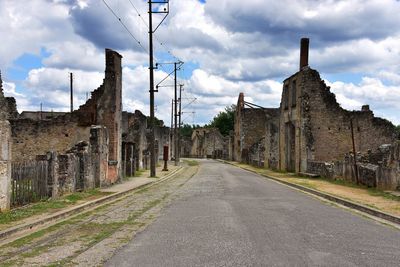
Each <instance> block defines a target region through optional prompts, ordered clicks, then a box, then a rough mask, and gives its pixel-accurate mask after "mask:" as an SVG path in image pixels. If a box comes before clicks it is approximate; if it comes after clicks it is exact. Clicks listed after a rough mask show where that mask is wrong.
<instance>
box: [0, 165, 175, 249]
mask: <svg viewBox="0 0 400 267" xmlns="http://www.w3.org/2000/svg"><path fill="white" fill-rule="evenodd" d="M181 169H182V167H181V166H174V164H173V163H172V162H171V163H170V164H169V165H168V171H162V167H157V178H149V175H150V171H149V170H146V171H143V172H142V173H141V175H140V176H139V177H132V178H129V179H128V180H124V181H122V182H121V183H117V184H114V185H112V186H110V187H107V188H101V189H99V191H100V192H106V193H110V194H109V195H106V196H103V197H99V198H96V199H86V200H81V201H79V202H77V203H76V204H75V205H72V206H69V207H66V208H62V209H61V210H59V211H57V212H53V213H51V212H50V213H41V214H38V215H34V216H31V217H27V218H24V219H22V220H18V221H15V222H13V223H12V225H6V226H5V227H3V229H2V230H1V231H0V245H3V244H5V243H8V242H11V241H13V240H16V239H18V238H20V237H23V236H26V235H28V234H30V233H33V232H35V231H38V230H40V229H43V228H45V227H48V226H51V225H54V224H56V223H59V222H60V221H62V220H65V219H66V218H69V217H71V216H74V215H77V214H78V213H81V212H84V211H89V210H91V209H94V208H97V207H99V206H101V205H104V204H106V203H109V202H111V201H115V200H117V199H119V198H121V197H124V196H125V195H127V194H129V193H132V192H134V191H136V190H139V189H140V188H142V187H145V186H147V185H149V186H150V185H153V184H157V183H159V182H162V181H164V180H167V179H168V178H170V177H172V176H173V175H175V174H176V173H178V172H179V171H180V170H181Z"/></svg>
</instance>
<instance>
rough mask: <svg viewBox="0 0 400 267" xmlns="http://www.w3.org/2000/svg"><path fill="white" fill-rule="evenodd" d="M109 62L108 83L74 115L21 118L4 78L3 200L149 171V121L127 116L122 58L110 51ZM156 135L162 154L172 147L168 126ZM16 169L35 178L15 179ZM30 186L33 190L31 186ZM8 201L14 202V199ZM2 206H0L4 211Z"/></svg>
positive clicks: (0, 118)
mask: <svg viewBox="0 0 400 267" xmlns="http://www.w3.org/2000/svg"><path fill="white" fill-rule="evenodd" d="M105 58H106V60H105V62H106V67H105V78H104V80H103V84H102V85H100V86H99V87H98V88H97V89H96V90H94V91H93V92H92V93H91V97H90V98H89V99H88V100H87V101H86V103H85V104H83V105H82V106H80V107H79V109H77V110H75V111H73V112H53V111H51V112H42V111H23V112H22V113H21V114H19V113H18V112H17V108H16V102H15V99H14V98H8V97H4V95H3V89H2V80H1V75H0V135H1V142H0V145H1V149H2V151H4V152H3V153H2V154H1V156H2V157H1V158H0V200H1V199H2V198H3V196H6V195H7V194H8V195H13V196H16V195H21V194H22V193H23V194H26V195H29V197H32V196H33V195H36V196H39V197H56V196H59V195H62V194H65V193H70V192H74V191H78V190H84V189H89V188H94V187H102V186H107V185H110V184H113V183H116V182H118V181H120V180H121V178H122V177H125V176H132V175H134V172H135V170H137V169H140V168H147V166H148V165H149V162H150V151H149V149H148V144H149V134H148V133H149V130H148V128H147V118H146V116H145V115H143V114H142V113H141V112H140V111H135V113H128V112H122V68H121V60H122V56H121V55H120V54H118V53H117V52H115V51H112V50H110V49H106V50H105ZM161 124H162V122H161ZM154 131H155V138H156V144H157V146H156V153H158V151H162V148H163V146H164V145H168V142H169V137H170V131H169V128H168V127H164V126H163V125H159V126H156V127H155V129H154ZM6 150H7V153H6V152H5V151H6ZM158 155H159V154H157V158H159V156H158ZM11 166H13V167H12V168H14V166H15V167H16V168H22V169H24V170H28V169H29V171H34V172H35V175H34V176H31V175H28V176H29V177H26V178H21V177H19V175H18V174H17V172H16V173H15V175H14V174H11V175H10V168H11ZM13 170H14V169H13ZM21 173H22V172H21ZM3 174H7V175H3ZM2 175H3V176H4V177H6V178H7V179H8V180H7V181H6V180H5V179H3V178H4V177H3V176H2ZM10 176H12V178H10ZM14 176H15V177H14ZM17 176H18V177H17ZM31 177H36V178H35V179H31ZM24 179H27V180H29V181H25V180H24ZM5 181H6V182H5ZM3 183H4V186H3ZM19 183H24V186H19V185H18V184H19ZM28 183H29V184H31V185H32V186H29V187H26V186H25V184H28ZM10 184H12V186H11V190H14V191H15V190H20V188H23V189H24V192H17V191H15V192H14V191H13V194H10V192H9V191H8V190H9V185H10ZM33 185H34V186H33ZM7 186H8V187H7ZM34 190H36V191H35V192H34ZM25 191H26V192H25ZM39 191H40V194H38V192H39ZM7 192H8V193H7ZM20 193H21V194H20ZM29 197H28V198H29ZM21 199H22V201H20V200H18V199H15V197H14V199H12V200H11V201H12V203H11V204H12V205H23V204H25V202H24V201H25V200H26V198H25V196H24V197H22V198H21ZM7 201H8V202H7V203H10V199H9V198H8V200H7ZM1 205H3V204H2V203H1V202H0V208H3V206H4V205H3V206H1ZM7 205H8V206H9V204H6V205H5V206H7Z"/></svg>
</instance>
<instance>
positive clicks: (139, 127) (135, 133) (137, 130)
mask: <svg viewBox="0 0 400 267" xmlns="http://www.w3.org/2000/svg"><path fill="white" fill-rule="evenodd" d="M122 116H123V119H122V122H123V124H122V132H123V140H124V142H130V143H134V144H135V152H134V153H135V156H134V157H135V159H136V160H135V164H136V166H135V167H136V169H137V170H139V169H143V168H145V165H146V162H148V159H147V157H148V153H147V152H148V151H147V148H148V143H147V137H146V135H147V132H148V131H147V118H146V116H145V115H144V114H143V113H142V112H140V111H139V110H135V112H134V113H130V112H123V113H122Z"/></svg>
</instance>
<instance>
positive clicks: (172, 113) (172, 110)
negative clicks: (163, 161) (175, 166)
mask: <svg viewBox="0 0 400 267" xmlns="http://www.w3.org/2000/svg"><path fill="white" fill-rule="evenodd" d="M173 129H174V100H173V99H171V128H170V130H169V131H170V140H171V142H170V153H171V160H172V156H173V151H172V143H173V142H174V134H173Z"/></svg>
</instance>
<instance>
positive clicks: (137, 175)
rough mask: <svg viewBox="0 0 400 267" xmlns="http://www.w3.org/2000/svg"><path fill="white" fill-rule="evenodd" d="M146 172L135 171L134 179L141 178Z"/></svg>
mask: <svg viewBox="0 0 400 267" xmlns="http://www.w3.org/2000/svg"><path fill="white" fill-rule="evenodd" d="M145 172H146V170H144V169H139V170H136V171H135V175H134V177H140V176H142V175H143V174H144V173H145Z"/></svg>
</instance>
